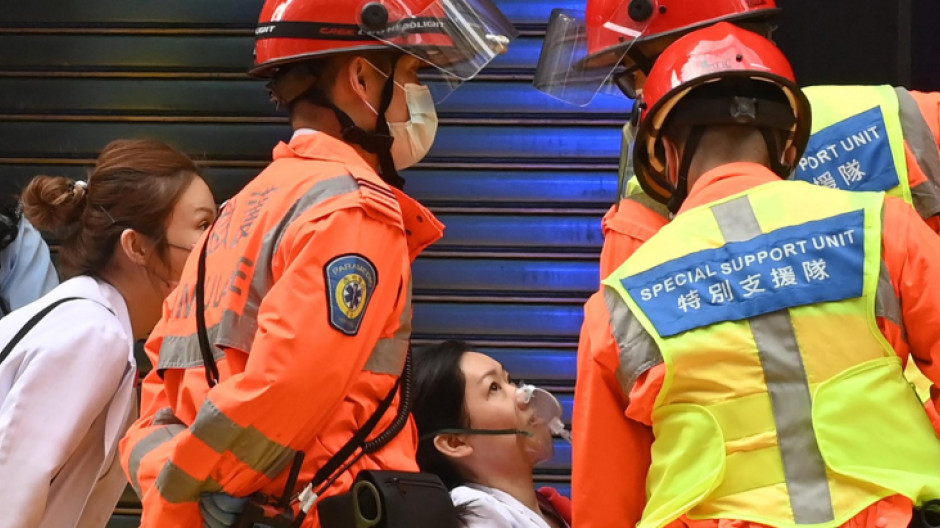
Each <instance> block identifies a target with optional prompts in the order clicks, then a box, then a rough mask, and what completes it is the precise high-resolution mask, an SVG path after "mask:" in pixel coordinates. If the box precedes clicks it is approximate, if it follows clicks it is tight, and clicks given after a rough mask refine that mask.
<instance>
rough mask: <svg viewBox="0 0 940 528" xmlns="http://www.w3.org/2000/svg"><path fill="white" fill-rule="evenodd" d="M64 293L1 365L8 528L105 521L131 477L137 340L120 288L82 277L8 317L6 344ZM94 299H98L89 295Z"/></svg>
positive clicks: (87, 527)
mask: <svg viewBox="0 0 940 528" xmlns="http://www.w3.org/2000/svg"><path fill="white" fill-rule="evenodd" d="M64 297H82V298H83V299H81V300H75V301H69V302H66V303H63V304H61V305H59V306H57V307H56V308H54V309H53V310H52V311H51V312H49V314H48V315H46V317H45V318H43V319H42V320H41V321H40V322H39V324H37V325H36V326H35V327H33V329H32V330H31V331H30V332H29V333H27V334H26V336H25V337H24V338H23V339H22V340H21V341H20V342H19V343H18V344H17V345H16V346H15V347H14V348H13V351H12V352H11V354H10V355H9V356H8V357H7V358H6V359H5V360H4V361H3V363H2V364H0V518H2V522H0V524H2V525H3V526H4V527H5V528H27V527H29V528H53V527H54V528H71V527H76V528H78V527H80V528H102V527H103V526H105V525H106V524H107V522H108V519H109V518H110V516H111V513H112V511H113V509H114V506H115V504H117V501H118V498H119V497H120V495H121V492H122V491H123V490H124V487H125V486H126V482H127V481H126V479H125V477H124V473H123V471H121V468H120V465H119V462H118V456H117V451H118V441H119V440H120V439H121V437H122V436H123V434H124V432H125V431H126V430H127V427H128V426H129V425H130V423H131V422H132V420H133V419H134V417H135V416H136V413H137V411H136V404H135V401H134V400H135V392H134V379H135V377H136V371H137V368H136V364H135V362H134V340H133V332H132V331H131V323H130V317H129V315H128V312H127V306H126V305H125V303H124V299H123V298H122V297H121V294H120V293H119V292H118V291H117V290H116V289H114V288H113V287H112V286H110V285H109V284H107V283H105V282H103V281H99V280H96V279H93V278H91V277H86V276H80V277H75V278H73V279H71V280H69V281H66V282H64V283H62V284H61V285H59V286H58V287H57V288H55V289H54V290H52V291H51V292H49V294H47V295H45V296H44V297H42V298H41V299H39V300H38V301H36V302H34V303H31V304H29V305H27V306H25V307H24V308H22V309H20V310H16V311H14V312H13V313H11V314H9V315H7V316H6V317H4V318H3V319H2V320H0V349H2V348H3V347H4V346H5V345H6V343H8V342H9V341H10V340H11V338H12V337H13V335H14V334H16V333H17V332H18V331H19V330H20V328H22V327H23V326H24V325H25V323H26V322H27V321H28V320H29V319H30V318H31V317H32V316H33V315H34V314H35V313H36V312H38V311H39V310H41V309H42V308H44V307H46V306H48V305H49V304H51V303H52V302H53V301H55V300H57V299H61V298H64ZM84 299H90V300H84Z"/></svg>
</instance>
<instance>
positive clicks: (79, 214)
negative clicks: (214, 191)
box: [22, 139, 199, 278]
mask: <svg viewBox="0 0 940 528" xmlns="http://www.w3.org/2000/svg"><path fill="white" fill-rule="evenodd" d="M198 175H199V169H198V168H197V167H196V164H195V163H194V162H193V161H192V160H191V159H189V157H187V156H186V155H185V154H183V153H182V152H180V151H178V150H176V149H174V148H173V147H171V146H169V145H167V144H166V143H163V142H162V141H158V140H155V139H120V140H117V141H113V142H111V143H110V144H108V146H106V147H105V148H104V150H103V151H102V152H101V155H100V156H98V160H97V161H96V162H95V167H94V169H93V170H92V171H91V174H90V175H89V176H88V182H87V183H85V182H74V181H72V180H71V179H69V178H66V177H63V176H56V177H53V176H37V177H35V178H33V179H32V181H30V182H29V185H28V186H27V187H26V190H25V191H23V197H22V200H23V212H24V213H25V214H26V217H27V218H29V221H30V222H32V224H33V225H35V226H36V227H37V228H39V229H42V230H44V231H48V232H50V233H52V234H53V235H55V236H56V237H57V238H60V239H61V240H62V246H61V248H60V249H59V267H60V270H61V272H62V276H63V277H65V278H71V277H74V276H76V275H97V274H100V273H101V271H102V270H104V269H105V268H106V267H107V266H108V264H109V263H110V262H111V257H112V255H113V254H114V249H115V247H116V246H117V244H118V242H119V240H120V238H121V233H122V232H123V231H124V230H125V229H133V230H134V231H137V232H139V233H142V234H144V235H147V236H148V237H150V238H151V239H153V240H154V242H155V243H156V244H157V248H158V255H159V257H160V258H161V259H162V260H163V261H164V262H165V261H166V259H167V252H168V246H167V244H166V228H167V224H168V223H169V220H170V215H171V214H172V213H173V208H174V207H175V206H176V202H177V201H179V198H180V196H181V195H182V194H183V191H185V190H186V188H187V187H188V186H189V184H190V183H191V182H192V181H193V179H194V178H196V177H197V176H198Z"/></svg>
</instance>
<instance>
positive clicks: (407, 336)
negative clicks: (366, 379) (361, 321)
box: [365, 279, 412, 375]
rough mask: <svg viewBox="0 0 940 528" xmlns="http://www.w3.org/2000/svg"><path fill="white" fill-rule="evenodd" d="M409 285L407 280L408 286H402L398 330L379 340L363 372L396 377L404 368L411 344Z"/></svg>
mask: <svg viewBox="0 0 940 528" xmlns="http://www.w3.org/2000/svg"><path fill="white" fill-rule="evenodd" d="M411 284H412V283H411V279H409V280H408V284H406V285H404V290H405V291H404V292H403V293H404V294H405V307H404V309H403V310H402V312H401V317H400V318H399V321H398V330H396V331H395V335H394V336H392V337H389V338H385V339H379V342H378V343H376V345H375V348H374V349H373V350H372V354H371V355H370V356H369V360H368V361H367V362H366V366H365V370H368V371H369V372H375V373H376V374H395V375H398V374H401V371H402V370H403V369H404V368H405V356H407V354H408V346H409V345H410V344H411V317H412V308H411Z"/></svg>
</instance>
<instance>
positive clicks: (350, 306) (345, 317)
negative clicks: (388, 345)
mask: <svg viewBox="0 0 940 528" xmlns="http://www.w3.org/2000/svg"><path fill="white" fill-rule="evenodd" d="M323 274H324V275H325V277H326V290H327V299H328V304H329V308H330V325H331V326H332V327H333V328H335V329H337V330H339V331H340V332H342V333H344V334H346V335H356V334H358V333H359V326H360V325H361V324H362V317H363V316H364V315H365V313H366V308H367V307H368V306H369V301H371V300H372V294H373V292H375V286H376V284H378V283H379V276H378V273H376V271H375V265H373V264H372V262H371V261H370V260H369V259H367V258H366V257H364V256H362V255H358V254H351V255H341V256H339V257H336V258H334V259H333V260H331V261H329V262H328V263H327V265H326V266H325V267H324V268H323Z"/></svg>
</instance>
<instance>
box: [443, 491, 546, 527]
mask: <svg viewBox="0 0 940 528" xmlns="http://www.w3.org/2000/svg"><path fill="white" fill-rule="evenodd" d="M450 498H451V500H452V501H454V506H460V505H462V504H467V505H468V508H469V509H470V512H471V513H470V515H467V516H466V517H465V518H464V519H463V521H464V523H465V526H466V527H467V528H551V526H550V525H549V524H548V523H547V522H545V519H543V518H542V516H541V515H539V514H538V513H536V512H534V511H532V510H530V509H529V508H528V507H527V506H526V505H525V504H522V503H521V502H519V501H518V500H516V498H515V497H513V496H512V495H510V494H508V493H506V492H505V491H500V490H498V489H496V488H490V487H487V486H481V485H479V484H466V485H464V486H458V487H456V488H454V489H452V490H450Z"/></svg>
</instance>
